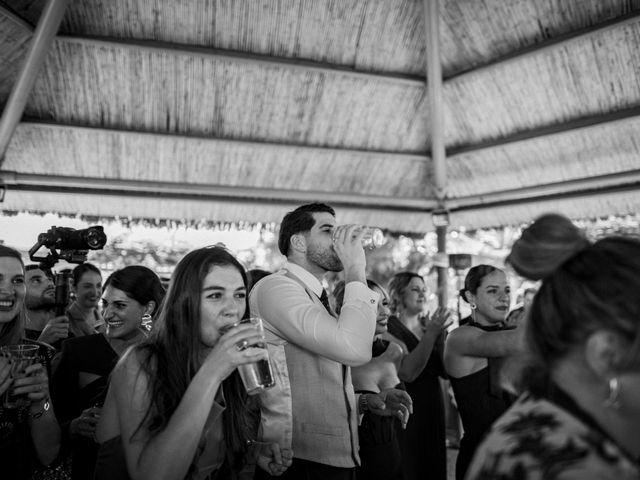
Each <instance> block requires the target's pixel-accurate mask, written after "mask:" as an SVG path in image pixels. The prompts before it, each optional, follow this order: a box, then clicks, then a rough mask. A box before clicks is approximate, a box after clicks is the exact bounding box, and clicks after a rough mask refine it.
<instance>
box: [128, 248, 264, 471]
mask: <svg viewBox="0 0 640 480" xmlns="http://www.w3.org/2000/svg"><path fill="white" fill-rule="evenodd" d="M214 266H231V267H234V268H236V269H237V270H238V272H240V275H241V276H242V281H243V283H244V285H245V287H246V285H247V276H246V274H245V270H244V268H243V267H242V265H241V264H240V263H239V262H238V260H236V258H235V257H234V256H233V255H232V254H231V253H229V252H228V251H227V250H226V249H225V248H223V247H219V246H214V247H206V248H201V249H198V250H194V251H192V252H189V253H188V254H187V255H186V256H185V257H184V258H183V259H182V260H181V261H180V263H178V265H177V266H176V269H175V271H174V272H173V275H172V277H171V282H170V284H169V289H168V291H167V295H166V298H165V301H164V302H163V304H162V307H161V308H160V311H159V312H158V316H157V320H156V324H155V326H154V329H153V330H152V332H151V335H150V336H149V338H148V339H147V340H145V341H144V342H142V343H141V344H140V345H139V346H138V347H136V350H137V352H138V353H139V355H138V356H139V358H140V360H141V367H142V370H143V372H145V373H146V374H147V376H148V378H149V389H150V395H149V398H150V399H151V403H150V405H149V407H148V409H147V412H146V413H145V416H144V418H143V420H142V422H141V424H140V425H139V426H138V429H137V430H136V433H137V432H138V430H140V429H141V428H143V427H144V428H146V429H147V430H148V431H149V432H150V434H151V435H155V434H157V433H158V432H160V431H162V430H163V429H164V428H165V427H166V425H167V423H169V420H170V418H171V415H173V412H174V411H175V410H176V408H177V406H178V404H179V403H180V400H181V399H182V397H183V395H184V393H185V391H186V390H187V387H188V386H189V383H190V382H191V380H192V379H193V377H194V375H195V374H196V372H197V371H198V369H199V368H200V365H201V357H200V353H201V351H202V343H201V334H200V322H201V318H200V292H201V290H202V284H203V282H204V279H205V277H206V276H207V275H208V274H209V272H210V271H211V268H212V267H214ZM245 302H246V309H245V315H244V318H247V317H248V316H249V304H248V300H245ZM222 390H223V394H224V397H225V401H226V408H225V410H224V413H223V423H224V432H225V443H226V446H227V452H229V453H230V454H232V463H233V466H235V467H237V466H238V464H239V462H240V461H241V458H242V456H243V455H244V454H245V453H246V445H247V441H248V440H250V439H251V436H252V431H251V428H252V425H253V424H252V422H253V421H254V420H255V419H254V418H252V417H251V413H250V412H249V411H248V409H247V406H246V402H247V400H248V397H247V394H246V392H245V389H244V387H243V385H242V382H241V380H240V376H239V375H238V373H237V371H234V372H233V373H232V374H231V375H230V376H229V377H227V378H226V379H225V380H224V381H223V382H222ZM134 435H135V433H134Z"/></svg>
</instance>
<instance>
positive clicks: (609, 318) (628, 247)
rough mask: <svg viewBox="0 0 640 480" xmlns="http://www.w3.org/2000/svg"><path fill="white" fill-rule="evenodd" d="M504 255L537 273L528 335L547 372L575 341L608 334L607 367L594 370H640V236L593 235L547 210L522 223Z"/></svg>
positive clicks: (529, 274) (530, 274)
mask: <svg viewBox="0 0 640 480" xmlns="http://www.w3.org/2000/svg"><path fill="white" fill-rule="evenodd" d="M507 262H508V263H509V264H511V265H512V266H513V268H514V270H515V271H516V272H517V273H518V274H519V275H521V276H523V277H525V278H528V279H531V280H542V286H541V287H540V290H539V291H538V293H537V294H536V296H535V298H534V299H533V303H532V305H531V311H530V321H529V326H528V328H529V331H528V340H529V343H530V347H531V349H532V353H533V354H534V356H535V357H536V358H537V360H538V361H539V362H540V363H541V364H542V365H543V366H544V367H546V368H545V370H546V371H547V372H549V371H551V370H553V368H554V366H555V365H556V363H557V362H558V360H560V359H563V358H566V357H567V356H569V355H571V354H572V353H575V352H576V351H577V349H583V350H584V349H585V348H586V347H587V345H588V346H589V348H591V347H594V348H595V347H597V346H598V345H599V344H596V343H594V342H600V343H602V342H604V344H602V345H601V347H602V348H604V349H606V348H607V345H606V342H611V346H610V347H611V348H610V350H611V358H610V359H609V360H608V362H609V363H610V365H608V366H603V367H602V368H603V369H605V370H606V368H609V369H610V370H611V371H610V372H609V373H607V372H604V370H603V371H602V372H596V373H598V374H601V375H603V376H605V377H606V376H612V375H617V374H618V373H622V372H629V371H638V370H640V354H639V352H640V295H638V292H640V241H638V240H637V239H634V238H627V237H607V238H603V239H601V240H598V241H596V242H595V243H592V242H590V241H589V240H588V239H587V237H586V235H585V234H584V232H583V231H582V230H580V229H579V228H577V227H576V226H575V225H574V224H573V223H572V222H571V221H570V220H569V219H568V218H566V217H564V216H562V215H557V214H548V215H543V216H541V217H540V218H538V219H537V220H536V221H535V222H534V223H533V224H532V225H531V226H529V227H528V228H527V229H526V230H524V231H523V233H522V237H521V238H520V239H519V240H517V241H516V242H515V244H514V245H513V249H512V251H511V253H510V255H509V256H508V257H507ZM596 337H597V338H598V339H599V340H597V339H596ZM587 353H588V352H587ZM585 358H587V361H589V360H588V355H587V356H586V357H585ZM590 367H591V368H593V369H594V370H597V369H598V368H599V367H598V366H597V365H590ZM605 367H606V368H605Z"/></svg>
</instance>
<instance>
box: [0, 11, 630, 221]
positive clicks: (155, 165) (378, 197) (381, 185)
mask: <svg viewBox="0 0 640 480" xmlns="http://www.w3.org/2000/svg"><path fill="white" fill-rule="evenodd" d="M424 1H425V2H429V1H431V0H424ZM62 3H64V2H62ZM44 6H45V2H44V1H43V0H32V1H28V0H0V62H1V64H2V68H0V107H4V106H5V105H7V104H8V102H9V101H10V99H11V97H10V91H11V88H12V86H13V85H14V84H16V79H17V78H18V72H19V71H20V68H21V62H22V59H24V58H25V56H26V54H27V50H28V47H29V44H30V41H31V39H32V37H33V32H34V28H35V25H36V24H37V23H38V20H39V19H40V18H41V15H42V12H43V9H44ZM440 9H441V14H440V23H439V25H440V37H441V43H440V59H441V65H442V73H443V78H444V81H443V88H442V102H443V108H444V143H445V147H446V152H447V158H446V174H447V183H446V190H445V192H446V199H445V202H446V207H448V208H449V210H450V212H451V223H452V226H454V227H458V226H464V227H467V228H478V227H490V226H499V225H505V224H517V223H523V222H527V221H529V220H531V219H532V218H533V217H535V216H536V215H537V214H539V213H541V212H545V211H549V210H556V211H562V212H564V213H566V214H568V215H571V216H572V217H574V218H593V217H597V216H601V215H608V214H622V215H624V214H629V213H635V212H637V211H638V210H640V208H639V207H640V188H639V187H640V0H619V1H613V0H580V1H573V2H569V1H559V0H518V1H515V0H513V1H504V0H485V1H483V2H477V1H476V0H447V1H443V0H440ZM424 21H425V14H424V4H423V0H384V1H375V0H340V1H335V0H313V1H311V0H234V1H232V2H231V1H223V0H212V1H209V0H207V1H205V0H109V1H106V2H105V1H96V0H71V1H69V5H68V7H67V8H66V11H65V13H64V17H63V19H62V22H61V24H60V27H59V29H58V31H57V37H56V38H55V40H53V41H52V42H50V43H49V44H48V45H47V54H46V58H45V60H44V62H43V64H42V66H41V67H40V68H39V69H38V73H37V76H36V78H35V84H34V86H33V88H32V89H31V90H30V94H29V96H28V100H27V102H26V105H25V106H24V110H23V112H22V117H21V121H20V122H19V124H18V125H17V127H16V128H15V130H14V131H12V135H11V137H10V141H9V142H8V145H7V146H6V154H5V156H4V158H0V180H1V181H3V182H4V183H5V186H6V194H5V198H4V202H3V203H0V208H2V209H3V210H11V211H15V210H29V211H41V212H42V211H55V212H58V213H66V214H76V213H80V214H84V215H89V216H107V217H112V216H124V217H132V218H162V219H171V220H178V221H180V220H185V221H197V220H199V219H207V220H215V221H249V222H262V223H268V222H278V221H279V220H280V219H281V218H282V215H283V214H284V213H285V212H286V211H287V210H289V209H290V208H291V207H293V206H295V205H296V204H300V203H302V202H306V201H311V200H320V201H326V202H328V203H331V204H333V205H334V206H336V207H337V209H338V210H339V214H340V220H342V221H353V222H358V223H365V224H373V225H379V226H381V227H383V228H386V229H389V230H393V231H405V232H425V231H428V230H431V229H432V228H433V225H432V220H431V212H432V211H433V210H434V209H436V208H438V207H439V205H438V202H437V201H436V198H435V188H434V165H433V161H432V159H431V154H430V149H431V133H430V132H431V131H430V125H431V121H432V115H431V112H430V109H429V101H428V100H429V99H428V94H427V88H426V81H427V79H426V53H425V52H426V50H427V44H426V40H425V38H426V36H425V26H424V23H425V22H424ZM1 141H2V140H1V138H0V142H1ZM1 148H2V145H1V144H0V149H1ZM0 152H1V150H0Z"/></svg>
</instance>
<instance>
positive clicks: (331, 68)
mask: <svg viewBox="0 0 640 480" xmlns="http://www.w3.org/2000/svg"><path fill="white" fill-rule="evenodd" d="M56 39H57V40H59V41H62V42H66V43H76V44H80V45H89V46H96V47H109V48H114V47H118V48H124V49H130V50H138V51H140V50H143V51H144V50H147V51H151V52H170V53H174V54H176V55H190V56H193V55H197V56H200V57H203V58H207V59H212V60H217V61H230V62H233V63H238V64H244V65H256V66H261V67H278V68H290V69H292V70H298V71H302V72H317V73H323V74H330V75H344V76H347V77H352V78H355V79H360V80H374V81H382V82H389V83H394V84H401V85H406V86H410V87H424V86H425V79H424V78H423V77H420V76H414V75H407V74H403V73H382V72H366V71H363V70H356V69H354V68H349V67H341V66H338V65H333V64H328V63H320V62H313V61H310V60H298V59H295V58H285V57H274V56H269V55H261V54H255V53H245V52H238V51H232V50H221V49H217V48H207V47H198V46H195V45H180V44H175V43H168V42H160V41H155V40H154V41H151V40H132V39H129V40H120V39H117V38H109V37H92V36H80V35H59V36H58V37H57V38H56Z"/></svg>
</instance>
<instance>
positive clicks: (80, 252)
mask: <svg viewBox="0 0 640 480" xmlns="http://www.w3.org/2000/svg"><path fill="white" fill-rule="evenodd" d="M106 243H107V236H106V235H105V233H104V229H103V227H101V226H94V227H88V228H84V229H82V230H76V229H74V228H68V227H51V228H50V229H49V230H48V231H46V232H44V233H41V234H40V235H38V242H37V243H36V244H35V245H34V246H33V247H31V249H30V250H29V258H30V259H31V260H32V261H34V262H39V264H40V268H41V269H42V270H43V271H44V272H46V273H49V274H51V273H52V272H51V269H52V268H53V266H54V265H55V264H56V263H57V262H58V261H59V260H61V259H62V260H66V261H67V262H69V263H84V262H86V261H87V254H88V253H89V250H100V249H102V248H103V247H104V246H105V244H106ZM43 247H44V248H48V249H49V253H48V254H47V255H46V256H37V253H38V250H40V249H41V248H43ZM69 276H70V272H69V271H65V272H63V273H58V274H56V275H55V285H56V294H55V303H56V315H64V312H65V309H66V307H67V304H68V303H69Z"/></svg>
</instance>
